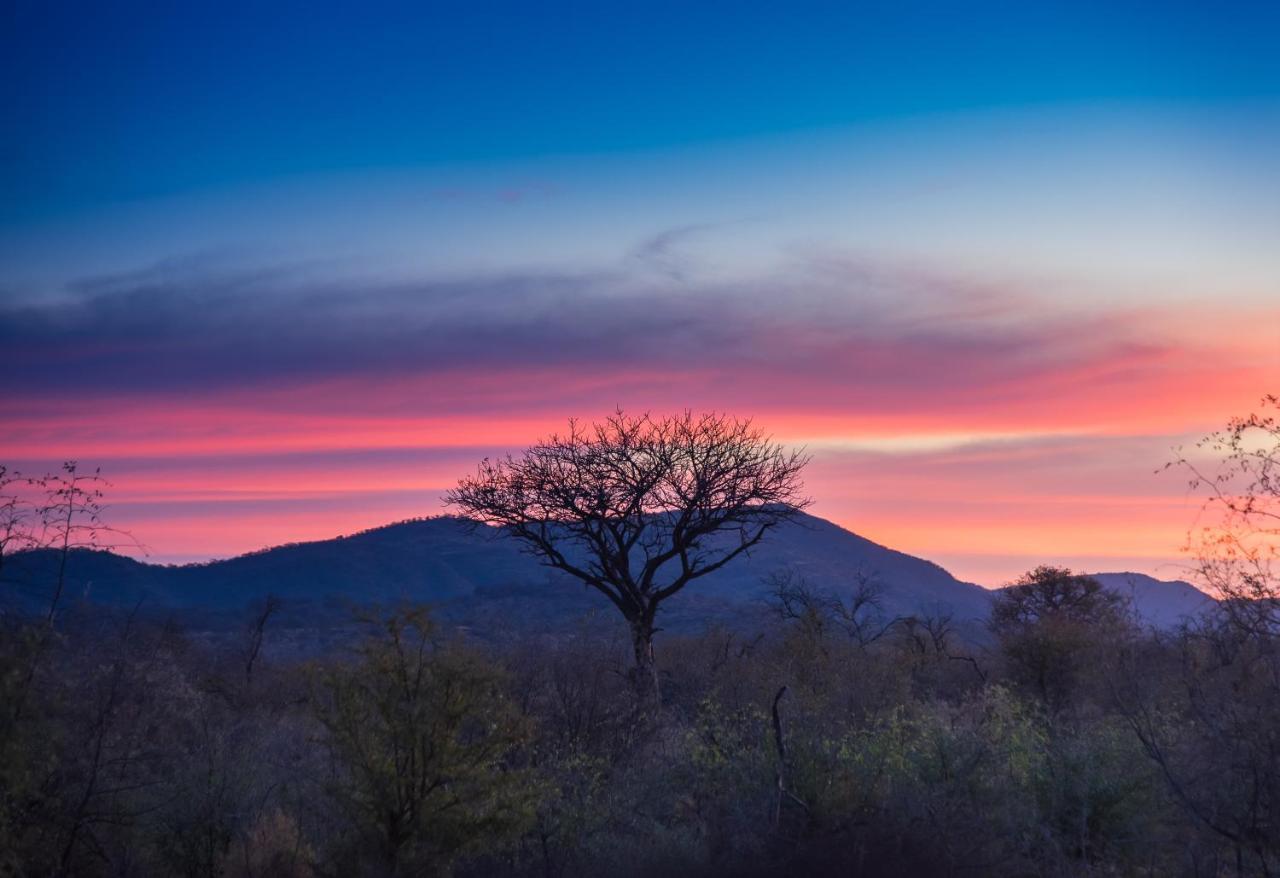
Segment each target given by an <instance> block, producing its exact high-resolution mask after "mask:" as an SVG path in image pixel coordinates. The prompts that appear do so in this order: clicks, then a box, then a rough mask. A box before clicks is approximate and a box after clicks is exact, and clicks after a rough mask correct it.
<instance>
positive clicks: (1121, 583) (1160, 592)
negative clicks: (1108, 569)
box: [1092, 573, 1214, 628]
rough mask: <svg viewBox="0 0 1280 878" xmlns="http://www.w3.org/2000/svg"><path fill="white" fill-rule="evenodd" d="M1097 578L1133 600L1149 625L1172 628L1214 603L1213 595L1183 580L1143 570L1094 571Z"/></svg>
mask: <svg viewBox="0 0 1280 878" xmlns="http://www.w3.org/2000/svg"><path fill="white" fill-rule="evenodd" d="M1092 575H1093V578H1094V579H1096V580H1098V581H1099V582H1101V583H1102V584H1103V585H1104V586H1106V587H1107V588H1109V589H1111V590H1112V591H1118V592H1120V593H1121V594H1123V595H1126V596H1128V597H1129V598H1130V599H1131V600H1132V601H1133V608H1134V610H1135V611H1136V612H1137V614H1138V616H1139V618H1141V619H1142V620H1143V621H1144V622H1146V623H1147V624H1148V625H1154V626H1156V627H1157V628H1172V627H1174V626H1176V625H1177V624H1178V623H1180V622H1182V621H1183V620H1185V619H1191V618H1194V617H1196V616H1198V615H1200V614H1201V613H1203V612H1204V611H1205V610H1208V609H1209V608H1210V607H1212V606H1213V605H1214V600H1213V598H1211V597H1209V596H1208V595H1207V594H1205V593H1204V592H1202V591H1201V590H1200V589H1198V588H1196V587H1195V586H1194V585H1192V584H1191V583H1189V582H1183V581H1182V580H1180V579H1172V580H1166V579H1156V578H1154V577H1151V576H1147V575H1145V574H1142V573H1094V574H1092Z"/></svg>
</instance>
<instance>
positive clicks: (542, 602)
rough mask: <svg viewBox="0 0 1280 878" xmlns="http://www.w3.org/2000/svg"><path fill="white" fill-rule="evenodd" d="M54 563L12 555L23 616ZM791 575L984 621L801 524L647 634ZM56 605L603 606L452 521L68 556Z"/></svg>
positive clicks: (564, 609) (234, 610)
mask: <svg viewBox="0 0 1280 878" xmlns="http://www.w3.org/2000/svg"><path fill="white" fill-rule="evenodd" d="M55 563H56V555H54V554H53V553H52V552H30V553H25V554H23V555H18V556H15V558H13V559H12V560H11V561H10V562H9V564H8V567H6V569H5V579H6V580H9V581H11V582H12V583H15V584H16V585H17V586H18V593H19V594H21V595H22V596H23V597H24V599H25V602H26V603H28V604H29V605H31V606H38V605H40V604H41V602H43V601H45V600H46V599H47V589H48V586H47V583H49V582H52V581H53V579H54V571H55V569H56V568H55ZM781 569H792V570H795V571H796V572H797V573H799V574H800V575H802V576H804V577H805V578H806V579H807V580H808V581H809V582H810V583H811V584H813V585H814V586H817V587H819V588H823V589H828V590H831V591H833V592H835V593H837V594H839V593H848V592H850V591H851V590H852V589H853V588H855V587H856V584H857V583H858V582H859V581H860V579H861V578H869V579H873V580H874V581H875V582H876V583H877V585H878V587H879V588H880V589H881V592H882V599H883V604H884V607H883V608H884V611H885V612H886V613H890V614H906V613H920V612H935V611H947V612H951V613H953V614H954V615H955V616H956V618H958V619H981V618H983V617H985V616H986V613H987V604H988V600H989V597H988V592H987V591H986V590H985V589H983V588H981V587H980V586H977V585H974V584H972V583H967V582H961V581H960V580H958V579H956V578H955V577H953V576H952V575H951V574H949V573H947V571H945V570H943V569H942V568H941V567H939V566H938V565H936V564H933V563H931V562H929V561H925V560H923V559H920V558H915V557H912V556H911V555H906V554H903V553H902V552H896V551H894V550H892V549H889V548H886V547H884V546H881V545H878V544H876V543H873V542H871V541H870V540H867V539H864V538H862V537H860V536H857V535H856V534H853V533H850V532H849V531H847V530H844V529H843V528H840V527H838V526H837V525H835V524H832V523H831V522H829V521H825V520H823V519H820V518H816V517H814V516H810V515H801V516H799V517H798V518H797V519H796V520H794V521H791V522H788V523H786V524H783V525H781V526H779V527H778V528H777V529H776V530H774V531H773V532H772V533H770V534H769V535H768V536H767V537H766V538H765V540H764V541H763V542H762V543H761V544H760V545H759V546H757V547H756V548H755V549H753V550H752V552H751V553H750V555H744V556H743V557H740V558H738V559H736V560H735V561H734V562H732V563H731V564H728V565H726V566H725V567H724V568H722V569H720V570H718V571H716V572H715V573H712V574H710V575H709V576H707V577H705V578H704V579H700V580H698V581H697V582H695V583H694V584H692V585H690V586H689V587H688V588H687V589H685V590H684V591H683V592H681V593H680V594H678V595H676V596H675V597H673V598H672V599H671V600H669V601H668V602H667V605H666V607H665V610H664V612H665V615H664V616H663V618H662V622H661V624H663V625H664V626H666V627H668V628H669V629H671V628H675V629H681V628H684V629H688V628H692V627H699V626H700V624H701V623H703V622H704V621H705V620H707V619H713V620H714V619H724V620H727V619H729V618H731V617H734V616H737V615H740V614H742V613H747V612H754V611H758V610H759V608H760V607H762V606H763V604H764V601H765V599H766V597H767V595H768V586H767V585H766V583H765V578H766V577H767V576H768V574H770V573H772V572H774V571H777V570H781ZM67 581H68V585H67V595H68V596H69V597H80V598H84V599H87V600H88V601H90V602H92V603H96V604H108V605H116V606H132V605H134V604H137V603H138V602H140V601H141V602H142V603H143V605H144V606H152V607H164V608H169V609H174V610H187V611H192V612H191V613H190V614H189V615H194V616H195V617H197V618H205V619H206V620H210V619H216V618H217V617H218V616H219V614H241V613H242V612H243V610H244V608H245V607H246V606H247V605H249V604H250V603H252V602H253V601H255V600H260V599H261V598H262V597H263V596H265V595H267V594H273V595H276V596H277V597H279V598H281V599H282V601H283V602H284V604H285V606H286V607H291V608H292V609H293V611H294V612H297V613H304V614H305V613H310V614H315V613H321V614H328V613H332V612H334V611H337V610H343V609H344V608H345V606H347V605H351V604H355V605H360V604H371V603H387V602H394V601H397V600H401V599H407V600H412V601H422V602H428V603H432V604H435V605H437V606H438V607H440V608H441V610H442V611H444V612H445V613H446V614H448V615H450V616H451V617H453V618H454V619H456V620H458V621H460V622H463V623H468V624H471V623H475V622H476V621H477V620H480V621H483V622H485V623H488V624H497V623H499V622H504V621H505V622H506V623H509V624H517V623H520V622H523V623H529V624H542V623H544V622H545V621H547V620H551V619H556V618H563V617H565V616H566V615H568V616H577V615H581V614H582V613H586V612H589V611H590V610H592V609H593V608H599V609H603V610H606V611H607V610H608V609H609V608H608V604H607V602H606V600H605V598H604V597H602V596H601V595H599V594H597V593H596V592H594V591H591V590H590V589H587V588H585V587H584V586H583V585H582V584H581V583H578V582H577V581H576V580H572V579H570V578H569V577H567V576H566V575H564V574H561V573H559V572H557V571H553V570H550V569H548V568H546V567H542V566H540V565H539V564H538V563H537V562H536V561H535V560H534V559H533V558H532V557H530V556H528V555H526V554H523V553H522V552H521V551H520V550H519V546H518V544H517V543H516V542H515V541H513V540H510V539H506V538H504V535H503V534H502V533H501V532H500V531H499V530H497V529H494V528H488V527H476V526H474V525H472V524H471V523H470V522H467V521H465V520H462V519H458V518H452V517H440V518H432V519H424V520H416V521H406V522H400V523H397V524H391V525H387V526H385V527H379V528H375V529H373V530H369V531H364V532H362V533H358V534H355V535H353V536H348V537H338V538H335V539H331V540H321V541H318V542H311V543H297V544H292V545H285V546H278V547H276V548H273V549H267V550H264V551H260V552H254V553H251V554H248V555H241V556H239V557H236V558H230V559H227V560H222V561H212V562H209V563H206V564H188V565H183V566H164V565H155V564H146V563H143V562H139V561H135V560H133V559H130V558H125V557H122V556H119V555H115V554H112V553H109V552H100V551H78V552H75V553H74V554H73V556H72V557H71V559H70V562H69V567H68V577H67Z"/></svg>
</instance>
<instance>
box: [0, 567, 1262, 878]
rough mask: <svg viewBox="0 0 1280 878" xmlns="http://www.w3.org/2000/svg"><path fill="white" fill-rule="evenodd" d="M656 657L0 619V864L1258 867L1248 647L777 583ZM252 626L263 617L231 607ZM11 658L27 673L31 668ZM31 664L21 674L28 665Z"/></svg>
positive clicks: (377, 632)
mask: <svg viewBox="0 0 1280 878" xmlns="http://www.w3.org/2000/svg"><path fill="white" fill-rule="evenodd" d="M790 582H791V589H792V591H791V593H790V594H787V595H783V596H785V597H788V598H789V600H787V601H783V600H782V599H781V597H782V596H780V599H779V601H778V613H777V618H776V621H774V622H773V623H771V624H768V625H765V626H763V627H762V628H761V630H759V631H753V632H742V631H726V630H711V631H708V632H706V633H705V634H703V635H702V636H699V637H687V638H680V639H676V638H672V639H670V640H668V641H666V642H665V647H666V648H665V649H664V650H663V651H662V652H661V653H660V654H659V671H660V673H661V674H662V677H663V702H662V704H661V705H660V707H659V708H658V709H657V710H656V711H654V710H652V709H647V708H645V707H644V702H642V701H638V700H637V697H636V693H635V688H634V685H633V682H632V680H631V679H630V675H629V668H630V662H631V656H630V652H631V648H630V647H631V644H630V638H629V632H628V631H627V629H626V628H625V627H624V626H623V625H621V624H618V625H617V627H616V629H611V628H608V627H607V626H603V627H602V625H601V620H600V619H592V620H590V621H589V624H588V623H587V622H586V621H584V624H583V625H582V627H581V629H580V630H579V631H578V632H577V633H572V634H562V635H558V636H551V635H547V636H545V637H540V638H533V639H529V638H525V639H521V640H514V641H508V642H502V643H480V642H474V641H470V640H468V639H466V638H464V637H461V636H457V635H456V634H451V633H449V632H445V631H440V630H437V629H436V628H434V627H433V626H432V623H431V622H430V619H429V616H428V615H427V614H426V613H424V612H423V611H421V610H419V609H414V608H396V609H391V610H387V611H384V612H382V613H381V614H380V615H377V616H375V617H370V618H368V619H365V620H363V621H362V622H361V623H360V624H361V626H362V628H361V632H362V633H361V634H360V636H359V637H358V638H357V639H356V640H355V641H353V643H352V644H351V647H350V649H348V650H344V651H341V652H340V653H338V654H335V655H332V656H328V657H325V658H324V659H323V660H318V661H314V662H308V663H296V662H295V663H276V662H273V661H270V660H267V658H265V656H266V655H268V654H269V653H270V650H269V648H267V649H264V648H263V646H264V643H265V645H266V646H267V647H269V646H270V640H271V638H272V636H273V630H272V625H271V616H270V613H269V612H265V611H259V612H257V613H252V614H249V615H248V616H247V618H246V625H245V631H244V635H243V637H242V638H238V639H237V638H231V639H226V640H222V641H217V642H212V643H210V642H201V641H197V640H194V639H190V638H188V637H185V636H184V634H183V632H181V631H178V630H174V629H173V628H171V627H166V626H164V625H162V624H158V623H156V622H155V621H151V620H148V621H144V620H142V618H141V617H139V616H136V615H135V616H134V617H132V618H131V617H130V616H129V615H128V614H119V615H111V614H108V613H104V612H102V611H95V612H93V613H91V614H84V613H78V612H71V613H68V614H67V616H66V623H65V624H64V625H63V626H61V627H60V628H59V629H58V630H56V631H55V632H53V633H52V634H51V635H49V636H47V637H46V636H45V634H44V633H43V632H44V629H43V627H42V626H41V624H40V622H39V621H38V620H36V621H33V622H30V623H22V622H19V621H16V620H13V619H9V620H7V622H6V626H7V627H6V629H5V631H4V637H3V640H2V641H0V642H2V643H3V663H4V664H3V667H2V668H0V685H2V686H3V687H4V688H3V692H2V693H0V700H2V703H3V705H4V711H5V712H4V715H3V726H2V727H0V735H2V737H0V748H3V749H2V750H0V754H2V759H0V772H2V773H3V776H2V777H0V790H3V798H2V799H0V809H2V810H0V821H3V822H2V823H0V833H2V834H0V849H3V851H4V860H3V868H4V869H5V871H6V872H8V873H15V874H31V875H45V874H76V875H169V874H177V875H193V876H195V875H201V876H205V875H208V876H212V875H228V876H233V875H243V876H250V875H353V874H367V875H418V874H445V873H453V874H458V875H468V874H509V875H557V876H559V875H564V876H569V875H596V874H637V875H638V874H651V873H668V874H670V873H673V872H674V873H680V874H701V873H705V874H716V873H736V874H761V875H765V874H781V873H784V872H794V871H797V870H804V871H807V872H810V873H818V874H837V873H838V874H858V875H880V874H885V875H888V874H895V875H896V874H904V873H912V872H917V873H925V874H980V875H1029V874H1060V875H1076V874H1092V873H1103V874H1141V875H1168V874H1186V875H1215V874H1238V873H1239V874H1268V873H1269V872H1270V871H1273V870H1275V869H1276V868H1277V864H1278V863H1280V833H1278V832H1277V827H1276V823H1275V807H1276V803H1277V797H1278V796H1280V748H1278V747H1277V740H1276V734H1277V730H1278V729H1280V649H1277V647H1280V640H1277V636H1276V632H1275V631H1271V630H1266V629H1262V630H1259V629H1257V628H1250V627H1246V626H1243V625H1241V624H1237V620H1236V618H1235V617H1234V616H1233V615H1232V614H1231V613H1229V612H1227V611H1223V612H1222V613H1221V614H1220V615H1218V616H1215V617H1209V618H1206V619H1204V620H1201V621H1198V622H1196V623H1194V624H1191V625H1188V626H1187V627H1185V628H1184V629H1183V630H1181V631H1178V632H1172V633H1156V632H1151V631H1143V630H1141V629H1140V628H1138V627H1137V626H1136V625H1135V624H1134V623H1133V622H1132V621H1131V620H1130V619H1129V618H1128V617H1127V616H1126V614H1125V612H1124V607H1123V604H1122V602H1120V601H1119V600H1117V599H1115V598H1114V597H1112V596H1111V595H1108V594H1106V593H1103V592H1098V591H1097V590H1095V589H1094V588H1093V587H1092V584H1091V581H1089V580H1087V579H1082V578H1079V577H1070V576H1068V575H1066V574H1065V572H1063V571H1055V570H1052V569H1041V570H1038V571H1035V572H1034V573H1032V574H1030V575H1029V576H1028V577H1027V578H1026V580H1025V581H1024V583H1023V585H1022V586H1021V587H1020V588H1018V589H1014V590H1013V591H1012V592H1010V593H1009V594H1008V595H1006V596H1005V597H1004V598H1002V599H1001V600H1000V601H999V602H998V603H997V606H996V611H995V613H994V614H993V620H992V635H993V636H992V638H991V639H990V641H989V642H987V643H986V644H984V645H975V644H972V643H964V642H961V641H960V640H959V638H958V637H956V635H955V634H954V633H953V632H952V631H951V630H950V626H949V624H948V621H947V620H946V619H945V618H917V619H909V620H897V621H890V620H884V624H882V625H878V626H876V631H877V632H878V636H875V637H863V638H859V637H858V636H855V633H856V631H858V630H861V629H858V628H851V627H850V626H848V625H845V624H840V623H841V621H842V620H843V619H844V617H843V616H841V614H840V613H839V612H837V611H836V610H835V608H834V607H833V605H832V603H831V602H829V601H824V600H819V599H817V597H816V596H814V595H812V594H810V595H808V596H807V598H806V599H807V605H805V606H803V607H802V606H801V604H798V603H797V601H796V595H795V593H794V592H795V589H796V587H797V586H796V582H795V580H791V581H790ZM265 609H269V608H264V610H265ZM37 652H38V656H37ZM37 657H38V661H36V663H35V665H34V674H32V672H31V669H32V662H33V660H36V659H37Z"/></svg>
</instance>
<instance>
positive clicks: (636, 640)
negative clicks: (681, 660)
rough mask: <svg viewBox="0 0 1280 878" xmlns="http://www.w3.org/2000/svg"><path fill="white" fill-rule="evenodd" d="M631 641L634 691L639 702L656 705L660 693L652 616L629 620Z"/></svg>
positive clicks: (659, 698)
mask: <svg viewBox="0 0 1280 878" xmlns="http://www.w3.org/2000/svg"><path fill="white" fill-rule="evenodd" d="M631 643H632V646H633V647H634V648H635V652H636V666H635V668H633V669H632V674H633V680H634V682H635V686H636V693H637V694H638V695H639V696H640V702H641V704H643V705H645V706H652V707H657V706H658V704H659V702H660V700H661V693H660V692H659V689H658V665H657V663H656V662H655V661H654V658H653V619H652V618H648V617H641V618H639V619H633V620H631Z"/></svg>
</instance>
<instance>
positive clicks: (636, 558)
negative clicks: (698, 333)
mask: <svg viewBox="0 0 1280 878" xmlns="http://www.w3.org/2000/svg"><path fill="white" fill-rule="evenodd" d="M807 462H808V458H807V457H806V456H805V455H804V454H803V453H802V452H800V451H787V450H785V449H784V448H783V447H782V446H780V445H778V444H776V443H774V442H772V441H771V440H770V439H769V438H768V437H766V436H765V435H764V434H762V433H761V432H760V431H759V430H757V429H756V428H754V427H753V426H752V424H751V422H750V421H748V420H738V419H736V418H729V417H726V416H722V415H715V414H707V415H698V416H695V415H693V414H691V413H688V412H686V413H685V414H683V415H679V416H676V417H667V418H653V417H650V416H649V415H647V414H646V415H642V416H640V417H627V416H626V415H624V414H623V413H622V412H617V413H616V414H614V415H613V416H611V417H609V418H606V419H605V420H604V421H603V422H602V423H598V424H593V425H591V426H590V427H583V426H580V425H579V424H578V423H577V422H575V421H570V422H569V432H568V433H567V434H566V435H563V436H561V435H555V436H552V437H551V438H549V439H546V440H544V441H542V442H539V443H538V444H536V445H534V446H533V447H532V448H529V449H528V450H527V451H525V452H524V453H523V454H522V455H520V456H518V457H513V456H507V457H506V458H504V459H501V460H489V459H486V460H485V461H484V462H483V463H481V464H480V466H479V469H478V471H477V472H476V474H475V475H474V476H470V477H468V478H464V479H462V480H461V481H460V482H459V484H458V487H457V488H455V489H454V490H452V491H450V492H449V495H448V500H449V502H450V503H451V504H453V505H454V506H456V507H457V508H459V509H461V510H462V511H463V512H464V513H466V514H468V515H470V516H473V517H475V518H477V519H479V520H480V521H484V522H486V523H489V524H494V525H500V526H502V527H503V529H504V532H505V533H507V534H508V535H510V536H512V537H514V538H515V539H517V540H519V541H520V542H521V543H523V544H524V546H525V547H526V548H527V549H528V550H529V551H531V552H532V553H533V554H534V555H535V556H536V557H537V558H539V559H540V560H541V561H542V562H543V563H544V564H547V565H549V566H551V567H554V568H556V569H559V570H563V571H564V572H566V573H568V574H570V575H571V576H574V577H576V578H578V579H580V580H581V581H582V582H584V583H586V585H587V586H589V587H591V588H594V589H596V590H597V591H599V592H600V593H601V594H603V595H604V596H605V597H607V598H608V599H609V600H610V601H611V602H612V603H613V605H614V606H615V607H617V608H618V611H619V612H621V613H622V615H623V617H624V618H625V619H626V620H627V623H628V625H629V626H630V628H631V636H632V642H633V646H634V648H635V662H636V664H635V672H636V673H635V677H636V685H637V687H638V690H639V691H640V693H641V696H642V699H645V700H648V699H652V700H654V701H656V700H657V696H658V676H657V668H656V665H655V663H654V654H653V635H654V631H655V625H654V619H655V617H656V615H657V612H658V608H659V607H660V606H661V604H662V602H663V601H665V600H666V599H667V598H669V597H671V596H672V595H674V594H676V593H677V592H679V591H680V590H681V589H683V588H684V587H685V586H686V585H688V584H689V583H690V582H692V581H694V580H695V579H699V578H701V577H703V576H706V575H707V574H709V573H714V572H715V571H716V570H719V569H720V568H721V567H723V566H725V565H726V564H728V563H729V562H730V561H732V560H733V559H734V558H736V557H738V556H739V555H741V554H743V553H744V552H747V551H748V550H750V549H751V548H752V547H753V546H755V545H756V544H758V543H759V542H760V540H761V539H763V538H764V535H765V534H766V533H767V532H768V531H769V530H770V529H771V528H773V527H774V526H776V525H778V524H779V523H781V522H783V521H786V520H787V519H789V518H791V517H792V516H794V515H795V514H796V512H797V511H798V510H799V509H800V508H802V507H803V506H805V505H806V504H807V502H808V501H807V500H806V499H805V498H804V497H803V496H802V494H801V482H800V472H801V470H802V469H803V468H804V466H805V464H806V463H807Z"/></svg>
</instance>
